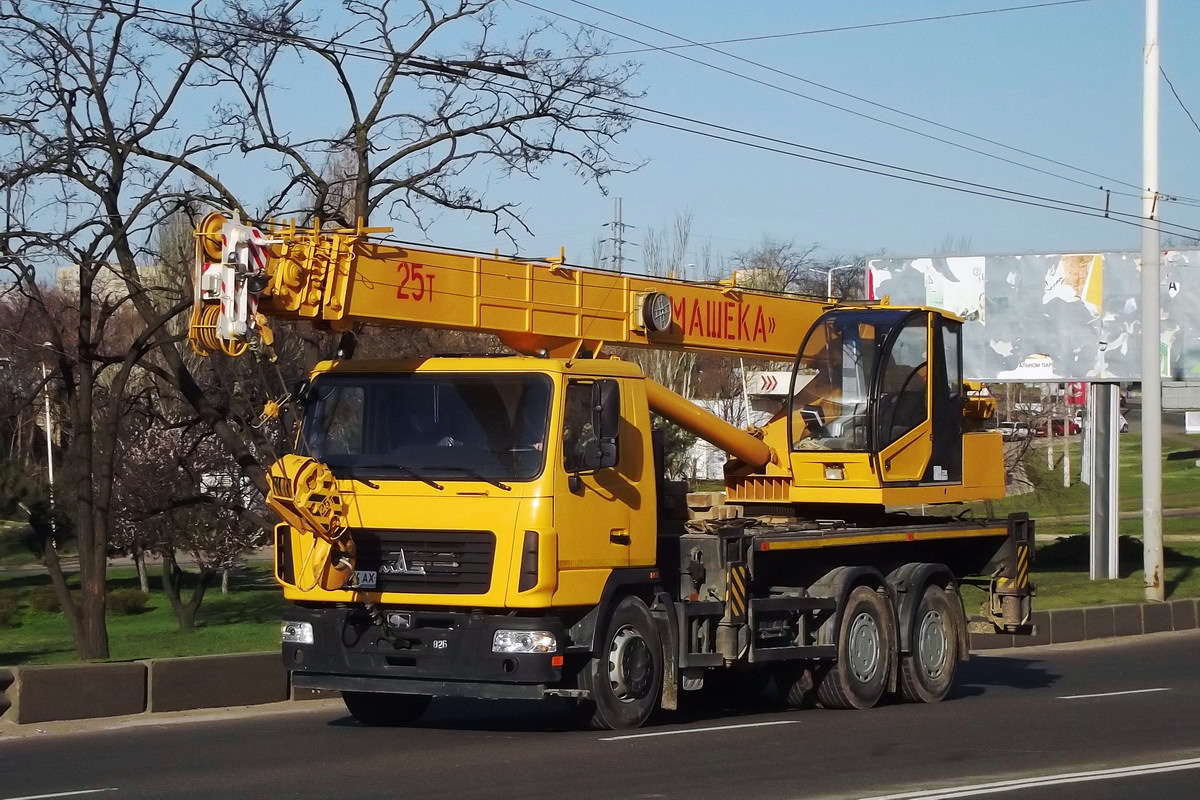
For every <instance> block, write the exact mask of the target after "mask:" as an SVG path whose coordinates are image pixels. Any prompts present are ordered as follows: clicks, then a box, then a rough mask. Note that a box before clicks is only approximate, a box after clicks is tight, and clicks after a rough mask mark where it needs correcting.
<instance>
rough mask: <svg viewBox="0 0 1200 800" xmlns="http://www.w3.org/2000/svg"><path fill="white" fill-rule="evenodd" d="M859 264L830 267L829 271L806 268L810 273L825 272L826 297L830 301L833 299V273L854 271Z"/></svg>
mask: <svg viewBox="0 0 1200 800" xmlns="http://www.w3.org/2000/svg"><path fill="white" fill-rule="evenodd" d="M857 266H858V265H857V264H843V265H842V266H840V267H830V268H829V269H821V268H820V267H805V268H804V269H806V270H808V271H809V272H824V273H825V296H826V297H827V298H829V299H830V300H832V299H833V273H835V272H837V271H838V270H839V269H854V268H855V267H857Z"/></svg>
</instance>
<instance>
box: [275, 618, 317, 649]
mask: <svg viewBox="0 0 1200 800" xmlns="http://www.w3.org/2000/svg"><path fill="white" fill-rule="evenodd" d="M279 633H280V635H281V636H282V637H283V642H284V644H312V643H313V628H312V623H311V622H284V623H283V624H281V625H280V626H279Z"/></svg>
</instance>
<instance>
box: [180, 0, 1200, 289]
mask: <svg viewBox="0 0 1200 800" xmlns="http://www.w3.org/2000/svg"><path fill="white" fill-rule="evenodd" d="M161 2H162V5H163V6H176V3H175V2H173V0H161ZM1048 2H1052V0H922V1H920V2H918V1H917V0H843V1H842V2H817V0H803V2H801V1H800V0H794V1H793V2H782V1H780V0H774V1H767V0H761V1H759V2H741V3H714V2H710V1H709V0H692V1H691V2H685V0H654V2H645V0H642V2H637V1H636V0H587V3H588V5H590V6H593V7H594V8H588V7H585V6H584V5H582V4H580V3H577V2H573V1H572V0H528V2H522V1H521V0H508V3H507V6H506V7H502V8H500V9H499V12H498V13H499V14H500V17H501V20H502V22H503V28H504V29H506V30H513V31H515V30H518V29H522V28H524V27H527V26H529V25H532V24H536V22H537V21H538V20H539V19H541V18H544V17H546V16H547V14H545V13H543V12H541V11H537V10H535V9H533V8H531V7H530V4H533V5H537V6H541V7H543V8H545V9H548V10H550V11H553V12H557V13H559V14H562V15H566V16H568V17H573V18H575V19H577V20H581V21H583V22H584V23H586V24H594V25H598V26H600V27H602V28H605V29H608V30H609V31H612V32H613V34H612V35H610V37H609V38H611V40H612V49H613V50H615V51H622V50H629V49H641V48H642V47H643V46H642V45H639V44H637V43H635V42H632V41H630V40H628V39H624V38H622V36H629V37H632V38H634V39H638V40H642V41H644V42H648V43H650V44H652V45H655V46H663V45H673V44H679V43H680V40H678V39H676V38H674V37H673V36H671V35H668V33H661V32H654V31H650V30H647V29H645V28H643V27H639V26H638V25H636V24H634V23H633V22H630V21H626V20H621V19H617V18H615V17H614V16H612V14H619V15H621V16H624V17H627V18H629V19H630V20H634V21H636V22H640V23H644V24H646V25H650V26H654V27H656V28H659V29H662V30H663V31H666V32H669V33H673V34H678V35H679V36H682V37H686V38H688V39H692V40H695V41H699V42H710V41H717V40H725V39H731V38H737V37H761V36H764V35H770V34H789V33H797V32H805V31H815V30H821V29H827V28H845V27H851V26H871V25H877V24H879V23H888V22H892V21H896V20H906V19H912V18H918V17H933V16H938V15H947V14H963V13H964V12H972V11H989V10H995V9H1003V8H1009V7H1013V6H1021V5H1038V4H1045V3H1048ZM1161 4H1162V11H1161V20H1162V21H1161V29H1162V35H1161V44H1162V65H1163V68H1164V70H1165V72H1166V74H1167V76H1168V77H1169V78H1170V79H1171V81H1172V82H1173V83H1174V86H1175V88H1176V89H1177V90H1178V91H1179V93H1180V95H1181V96H1182V98H1183V101H1184V103H1185V104H1187V106H1188V108H1190V109H1191V110H1192V112H1193V113H1194V114H1197V115H1200V80H1198V78H1200V48H1196V47H1195V45H1194V42H1193V39H1194V33H1195V31H1197V30H1200V2H1196V0H1161ZM322 5H323V4H322V3H317V2H311V5H309V6H308V7H309V8H313V9H317V8H320V7H321V6H322ZM604 12H612V14H609V13H604ZM1143 15H1144V5H1143V0H1082V1H1081V2H1075V3H1071V4H1060V5H1050V6H1047V7H1042V8H1027V9H1023V10H1014V11H1007V12H1003V13H989V14H984V15H978V16H967V17H959V18H955V19H942V20H934V21H926V22H914V23H911V24H897V25H881V26H877V27H865V28H859V29H855V30H841V31H835V32H826V33H811V34H808V35H797V36H787V37H781V38H776V39H768V40H759V41H753V42H744V43H735V44H722V45H719V47H720V48H721V49H724V50H726V51H727V52H728V53H730V54H732V55H734V56H738V57H741V58H744V59H750V60H753V61H755V62H759V63H761V64H762V65H763V67H758V66H754V65H750V64H746V63H742V62H738V61H736V60H734V59H732V58H727V57H723V56H721V55H720V54H717V53H714V52H711V51H708V50H705V49H703V48H689V49H685V50H681V51H679V52H681V53H685V54H687V55H688V56H690V57H691V58H695V59H699V60H702V61H705V62H709V63H712V64H715V65H717V66H719V67H721V68H724V69H730V70H735V71H737V72H741V73H744V74H745V75H747V76H749V77H750V78H754V79H759V80H763V81H766V82H769V83H773V84H777V85H778V86H779V87H782V88H783V89H784V90H790V91H791V92H795V93H800V94H804V95H809V96H810V97H811V98H813V99H804V98H801V97H797V96H795V95H794V94H789V93H788V92H787V91H781V90H780V89H777V88H770V87H767V86H763V85H760V84H756V83H754V82H753V81H752V80H747V79H746V78H741V77H736V76H734V75H730V74H727V73H723V72H721V71H718V70H716V69H711V68H708V67H705V66H703V65H700V64H696V63H692V62H689V61H687V60H685V59H684V58H680V57H679V56H676V55H671V54H669V53H666V52H648V53H638V54H637V55H635V56H622V58H636V59H637V60H639V61H640V62H641V65H642V66H641V70H640V73H639V75H638V76H637V78H636V87H637V88H639V89H641V90H644V91H645V92H646V96H645V98H644V99H642V100H641V101H639V102H640V103H641V104H642V105H645V106H647V107H650V108H653V109H658V110H662V111H666V112H670V113H672V114H678V115H681V116H684V117H689V118H693V119H698V120H704V121H708V122H712V123H716V124H719V125H725V126H730V127H733V128H737V129H740V130H743V131H747V132H752V133H756V134H761V135H764V136H771V137H776V138H778V139H784V140H787V141H789V142H795V143H798V144H802V145H806V146H808V147H813V148H821V149H826V150H832V151H837V152H839V153H843V154H846V155H849V156H854V157H857V158H861V159H868V160H873V161H879V162H886V163H888V164H893V165H897V166H901V167H906V168H908V169H913V170H920V171H924V172H929V173H936V174H939V175H944V176H948V177H953V178H957V179H961V180H966V181H972V182H976V183H980V184H986V185H989V186H996V187H1002V188H1006V189H1012V190H1016V191H1020V192H1026V193H1030V194H1035V195H1041V196H1045V197H1050V198H1054V199H1056V200H1065V201H1069V202H1074V203H1081V204H1086V205H1090V206H1099V207H1103V205H1104V203H1105V195H1104V193H1103V192H1101V191H1100V190H1099V189H1098V188H1096V187H1098V186H1100V185H1104V186H1109V187H1112V188H1114V189H1116V190H1119V191H1124V192H1135V191H1136V189H1134V188H1131V187H1130V186H1126V185H1124V183H1128V184H1131V185H1132V186H1133V187H1136V186H1139V185H1140V184H1141V102H1142V98H1141V54H1142V41H1143V31H1144V29H1143V20H1144V16H1143ZM559 23H560V24H562V25H564V26H567V27H570V26H572V25H573V24H574V23H571V22H567V21H564V20H561V19H560V20H559ZM464 35H465V33H464ZM764 67H765V68H764ZM770 70H777V71H778V72H771V71H770ZM779 72H783V73H789V74H790V75H791V76H796V77H798V78H803V79H806V80H808V81H812V82H816V83H819V84H824V85H825V86H828V87H831V88H833V89H836V90H839V91H841V92H845V93H848V94H852V95H856V96H858V97H861V98H864V99H866V100H870V101H874V102H875V103H879V104H883V105H886V106H889V107H891V108H893V109H896V110H897V111H901V112H906V113H908V114H912V115H916V116H919V117H924V118H926V119H929V120H932V121H935V122H939V123H942V124H944V125H948V126H952V127H954V128H959V129H961V130H964V131H967V132H970V133H974V134H976V135H979V136H983V137H987V138H989V139H993V140H995V141H997V142H1000V143H1003V144H1006V145H1009V146H1011V147H1014V148H1019V149H1020V150H1025V151H1028V152H1029V153H1033V154H1036V155H1038V156H1043V157H1045V158H1048V159H1053V160H1054V161H1058V162H1063V164H1067V165H1070V167H1078V168H1081V169H1082V170H1085V171H1090V172H1094V173H1098V174H1099V175H1101V176H1103V177H1098V176H1096V175H1089V174H1086V172H1080V171H1077V170H1074V169H1071V168H1069V167H1068V166H1061V165H1056V164H1051V163H1047V162H1045V161H1039V160H1037V159H1035V158H1033V157H1031V156H1028V155H1024V154H1021V153H1016V152H1013V151H1009V150H1004V149H1002V148H1000V147H997V146H995V145H992V144H988V143H985V142H981V141H979V140H977V139H971V138H968V137H964V136H962V135H960V134H957V133H954V132H951V131H947V130H945V129H942V128H937V127H934V126H931V125H929V124H926V123H924V122H919V121H917V120H914V119H912V118H910V117H905V116H901V115H898V114H896V113H893V112H891V111H887V110H884V109H881V108H879V107H877V106H872V105H868V104H865V103H863V102H860V101H857V100H854V99H850V98H847V97H845V96H844V95H839V94H836V93H834V92H830V91H827V90H825V89H821V88H818V87H815V86H813V85H811V84H806V83H803V82H801V81H800V80H797V79H796V77H790V76H788V75H781V74H779ZM295 74H296V84H295V85H294V86H287V87H282V88H283V91H285V92H288V93H290V94H291V96H293V97H295V98H297V100H298V101H300V102H295V103H293V104H292V105H291V108H289V109H287V114H288V116H289V117H291V119H292V120H294V122H295V124H296V125H297V126H302V127H306V128H309V130H308V131H306V133H311V132H312V131H313V130H314V129H319V128H320V126H321V125H322V124H323V123H324V122H325V121H326V120H327V119H328V116H329V113H332V112H327V113H326V114H325V115H324V116H322V115H321V114H315V113H314V105H313V104H312V103H311V102H310V99H309V98H310V97H312V96H319V95H320V92H319V90H318V89H315V88H314V87H313V86H312V85H311V84H310V83H309V82H308V80H309V75H308V74H307V73H306V72H305V71H304V69H303V68H298V69H297V70H296V72H295ZM818 101H824V102H827V103H833V104H837V105H841V106H844V107H846V108H847V109H850V110H851V111H853V112H858V113H859V114H866V115H870V116H875V117H879V118H881V119H883V120H886V121H888V122H892V123H895V124H897V125H902V126H905V127H911V128H915V129H918V130H920V131H922V132H925V133H929V134H931V135H934V136H938V137H941V138H946V139H951V140H953V141H955V142H959V143H961V144H965V145H967V146H969V147H973V148H977V149H981V150H986V151H988V152H990V153H994V154H996V155H1000V156H1002V157H1004V158H1008V159H1012V160H1015V161H1020V162H1022V163H1025V164H1030V165H1033V166H1035V167H1037V168H1038V169H1044V170H1047V171H1050V172H1054V173H1058V174H1059V175H1062V176H1066V177H1067V178H1070V179H1072V180H1073V181H1075V182H1072V180H1064V179H1062V178H1060V177H1054V176H1050V175H1046V174H1042V173H1039V172H1036V171H1033V170H1029V169H1025V168H1022V167H1021V166H1018V165H1015V164H1011V163H1005V162H1003V161H999V160H996V159H994V158H988V157H986V156H983V155H979V154H976V153H972V152H968V151H967V150H964V149H961V148H956V147H954V146H951V145H948V144H945V143H942V142H938V141H933V140H931V139H929V138H924V137H922V136H919V135H915V134H913V133H910V132H907V131H903V130H899V129H897V128H896V127H889V126H888V125H885V124H881V123H879V122H876V121H872V120H870V119H866V118H864V117H863V116H856V115H855V114H854V113H847V112H846V111H843V110H838V109H835V108H831V107H829V106H827V105H822V104H821V103H820V102H818ZM1198 146H1200V129H1197V127H1196V124H1195V123H1193V122H1192V121H1191V120H1190V119H1189V118H1188V116H1187V115H1186V114H1185V113H1184V111H1183V110H1182V109H1181V108H1180V105H1179V104H1178V103H1177V102H1176V100H1175V99H1174V98H1173V97H1172V95H1171V92H1170V90H1169V88H1168V87H1167V86H1166V85H1165V83H1164V85H1163V88H1162V156H1161V162H1162V168H1161V180H1160V186H1161V189H1162V190H1163V191H1164V192H1166V193H1170V194H1174V195H1178V196H1180V197H1184V198H1198V200H1197V202H1196V203H1195V204H1188V203H1165V204H1164V206H1163V212H1162V216H1163V218H1164V219H1165V220H1167V221H1170V222H1175V223H1178V224H1180V225H1184V226H1190V227H1195V228H1200V160H1198V159H1196V158H1195V155H1194V154H1195V152H1196V150H1197V147H1198ZM616 154H617V155H618V156H619V157H622V158H625V159H627V160H630V161H640V160H646V161H647V162H648V163H647V165H646V166H645V167H643V168H642V169H640V170H638V171H637V172H634V173H633V174H629V175H616V176H613V177H611V178H610V179H609V180H608V181H607V187H608V189H609V194H608V195H607V196H605V195H603V194H602V193H601V192H599V191H598V190H597V188H596V187H595V186H593V185H590V184H586V183H583V182H581V181H580V180H579V179H578V178H577V177H575V176H573V175H572V174H570V173H569V172H567V171H565V170H562V169H556V168H547V169H544V170H543V171H541V172H539V174H538V178H537V179H536V180H527V179H521V180H512V181H510V182H506V183H503V184H500V183H497V184H496V185H494V186H493V187H492V188H491V189H490V191H491V192H492V196H493V197H494V198H496V199H503V200H511V199H517V200H519V201H520V202H521V203H522V205H523V208H524V217H525V220H526V222H527V224H528V225H529V227H530V228H531V229H532V230H533V235H524V234H522V235H520V236H518V237H517V238H518V247H519V249H520V251H521V252H522V253H523V254H526V255H550V254H555V253H557V252H558V248H559V247H560V246H564V247H566V249H567V255H568V258H569V259H570V260H571V261H573V262H576V263H587V262H589V261H590V260H591V258H592V249H593V242H594V241H595V240H596V239H597V238H598V237H601V236H604V235H607V229H606V228H604V227H603V224H604V223H606V222H608V221H610V220H611V219H612V215H613V199H614V198H616V197H620V198H622V201H623V205H624V220H625V222H626V223H627V224H629V225H631V226H634V228H633V230H631V231H630V232H629V233H628V239H629V241H631V242H633V243H634V244H635V245H636V244H637V243H639V242H640V240H641V238H642V237H643V236H644V235H645V234H646V233H647V231H649V230H651V229H662V228H665V227H667V226H669V225H670V224H671V222H672V220H673V219H674V218H675V217H676V215H678V214H680V213H682V212H685V211H689V212H691V214H692V215H693V228H692V230H693V237H692V251H691V252H690V253H689V254H688V255H687V257H686V259H685V262H694V263H698V262H700V260H701V248H703V247H704V246H705V245H708V246H710V247H711V250H712V251H713V252H714V253H715V254H716V255H717V256H729V255H732V254H733V253H735V252H737V251H739V250H745V249H747V248H751V247H753V246H754V245H756V244H757V243H759V242H761V241H762V240H763V239H764V237H770V238H772V239H775V240H792V241H795V242H796V243H797V244H799V245H801V246H807V245H809V244H814V243H817V244H819V245H820V246H821V248H822V250H823V251H824V252H825V253H826V254H829V255H833V254H838V255H844V256H851V255H867V254H876V253H886V254H889V255H919V254H929V253H934V252H936V251H937V250H938V249H939V248H940V247H941V245H942V244H943V242H945V241H946V240H948V239H951V240H953V241H955V242H968V243H969V247H970V251H971V252H973V253H977V254H996V253H1009V252H1040V253H1052V252H1088V251H1111V250H1136V249H1138V247H1139V236H1140V232H1139V230H1138V229H1137V228H1135V227H1132V226H1130V225H1123V224H1118V223H1116V222H1113V221H1110V220H1097V219H1089V218H1086V217H1082V216H1078V215H1074V214H1067V213H1062V212H1058V211H1052V210H1046V209H1040V208H1032V207H1028V206H1022V205H1017V204H1014V203H1009V202H1003V201H999V200H994V199H988V198H982V197H973V196H970V195H967V194H962V193H959V192H953V191H948V190H945V189H937V188H932V187H928V186H921V185H917V184H914V183H911V182H905V181H898V180H895V179H891V178H886V177H880V176H876V175H869V174H864V173H861V172H854V171H850V170H846V169H841V168H837V167H833V166H828V165H822V164H817V163H813V162H810V161H805V160H802V159H798V158H794V157H789V156H785V155H780V154H776V153H768V152H763V151H760V150H754V149H750V148H746V147H743V146H739V145H735V144H729V143H724V142H719V141H714V140H711V139H706V138H702V137H699V136H695V135H691V134H688V133H683V132H679V131H671V130H666V129H663V128H660V127H656V126H654V125H651V124H645V123H638V124H635V126H634V128H633V130H632V131H630V132H629V133H628V134H627V135H626V136H625V137H624V138H623V139H622V140H621V142H620V143H619V144H618V146H617V149H616ZM247 179H248V180H249V183H247V184H244V185H247V186H248V187H250V188H248V189H247V193H250V192H251V191H265V190H264V189H262V188H261V187H262V186H263V185H266V184H268V183H271V182H272V180H273V179H272V178H271V177H270V176H265V175H264V176H262V178H261V180H262V183H261V184H259V185H257V188H255V187H256V184H255V183H254V179H253V178H251V177H250V176H243V180H247ZM238 182H239V183H241V181H238ZM243 200H246V201H248V202H250V203H253V202H254V201H255V198H243ZM1111 203H1112V208H1113V209H1114V210H1118V211H1125V212H1130V213H1139V212H1140V201H1138V200H1137V199H1134V198H1131V197H1122V196H1119V195H1114V196H1112V197H1111ZM372 222H373V223H374V224H387V223H388V221H387V220H382V219H373V220H372ZM396 227H397V231H396V232H397V235H398V236H400V237H402V238H405V239H411V240H418V241H427V242H430V243H432V244H435V245H445V246H452V247H463V248H473V249H481V250H491V249H493V248H496V247H499V248H500V249H502V250H503V251H505V252H510V251H511V250H512V246H511V244H510V243H509V242H508V241H507V240H505V239H503V238H501V237H497V236H495V235H494V234H493V233H492V231H491V224H490V221H489V220H482V219H481V220H470V219H465V218H463V217H461V216H459V215H457V214H455V213H452V212H445V213H443V214H441V215H439V216H438V217H437V220H436V222H435V223H434V224H433V226H432V227H431V228H430V230H429V231H428V232H427V233H426V234H422V233H421V232H420V231H419V230H416V229H415V228H413V227H411V226H406V225H403V224H397V226H396ZM1196 235H1197V236H1200V233H1197V234H1196ZM626 253H627V255H629V256H631V257H632V258H634V259H637V258H638V254H639V250H638V248H637V247H636V246H634V247H629V248H627V250H626ZM627 266H628V268H629V269H630V270H631V271H636V270H637V269H638V264H637V263H630V264H629V265H627Z"/></svg>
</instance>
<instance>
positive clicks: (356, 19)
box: [206, 0, 637, 236]
mask: <svg viewBox="0 0 1200 800" xmlns="http://www.w3.org/2000/svg"><path fill="white" fill-rule="evenodd" d="M297 5H298V4H296V3H290V4H287V5H286V6H285V5H284V4H282V3H278V4H271V5H270V6H269V7H268V8H265V9H263V11H262V12H261V13H255V12H253V11H243V12H242V13H241V15H240V24H241V26H242V29H243V30H245V29H250V30H256V31H259V32H261V36H260V37H259V39H258V40H257V41H256V42H255V43H254V46H252V47H245V48H236V49H235V48H228V47H224V48H222V49H221V51H220V56H219V58H214V59H212V60H211V62H210V65H211V66H212V67H213V69H214V70H215V71H216V72H217V73H219V74H220V75H221V76H222V80H223V81H224V85H225V86H228V87H230V88H231V89H232V90H233V92H234V93H235V96H236V99H235V100H232V101H229V102H226V103H223V104H222V105H221V107H220V113H219V116H218V120H217V124H218V126H219V127H220V128H221V129H223V130H230V131H235V132H236V135H237V137H238V139H239V140H240V141H242V142H244V143H245V151H246V152H247V153H248V154H252V155H255V154H256V155H263V156H269V157H271V158H274V159H276V163H277V168H278V170H279V171H280V172H281V173H282V176H283V178H284V183H283V186H282V187H281V188H280V189H279V190H278V192H277V193H275V194H274V195H273V196H272V197H271V198H270V199H269V200H268V201H267V203H266V204H265V206H264V208H263V212H264V214H294V215H299V216H302V217H304V216H306V215H308V214H315V215H316V216H319V217H321V218H323V219H329V220H333V221H336V222H337V223H338V224H341V225H347V226H348V225H353V224H354V223H355V221H356V219H357V218H362V219H364V220H371V221H376V220H378V219H379V218H380V217H390V218H392V219H395V220H401V219H404V220H407V221H409V222H411V223H413V224H415V225H416V226H418V227H419V228H421V229H425V228H426V227H427V225H428V224H429V222H430V221H431V217H432V216H433V215H436V214H437V213H440V212H443V211H446V210H451V211H455V212H460V213H466V214H480V215H485V216H488V217H490V218H491V219H492V220H493V227H494V229H495V231H496V232H497V233H504V234H508V235H510V236H511V234H512V226H513V225H516V226H517V228H518V229H521V230H527V228H525V224H524V222H523V221H522V219H521V207H520V204H519V203H517V202H514V201H511V200H503V199H492V198H490V197H488V196H487V194H486V192H485V190H484V189H483V188H482V187H485V186H488V185H489V184H490V183H492V176H493V175H494V174H495V173H497V172H498V173H499V174H500V175H502V176H505V175H511V174H521V175H533V174H535V172H536V171H537V170H538V169H539V168H541V167H544V166H546V165H548V164H551V163H558V164H560V165H565V166H567V167H568V168H569V169H571V170H573V171H574V172H576V173H577V174H578V175H580V176H581V177H582V178H584V179H587V180H592V181H595V182H597V183H601V182H602V181H603V179H604V178H605V177H607V176H608V175H610V174H612V173H614V172H622V171H627V170H630V169H633V168H636V166H637V165H635V164H630V163H627V162H624V161H621V160H620V159H618V158H616V157H615V156H614V155H613V152H612V149H611V148H612V145H613V143H614V142H615V140H616V138H617V137H618V136H619V135H620V134H622V133H624V132H625V131H626V130H627V129H628V128H629V126H630V124H631V118H630V115H629V114H628V112H627V111H626V110H625V106H623V105H621V103H623V102H624V101H626V100H629V99H630V98H632V97H635V96H636V95H634V94H632V93H631V92H630V91H629V90H628V88H627V86H628V84H629V81H630V78H631V77H632V75H633V74H634V67H633V65H632V64H631V63H629V62H622V63H616V64H610V63H608V62H607V61H606V60H605V58H604V56H605V49H604V48H605V44H604V43H602V42H597V41H595V40H594V39H593V38H592V36H591V34H590V32H589V30H588V29H584V30H582V31H579V32H575V33H570V32H567V31H564V30H561V29H559V28H558V27H557V26H556V25H555V24H554V23H552V22H544V23H542V24H540V25H538V26H537V27H536V28H534V29H532V30H529V31H526V32H524V33H522V34H520V35H518V36H517V37H516V38H515V40H513V41H511V42H505V41H502V40H501V36H500V33H499V26H498V20H497V11H496V9H497V7H498V6H499V5H500V4H499V3H498V2H497V1H496V0H444V2H436V1H435V0H428V1H427V2H422V3H419V4H414V3H401V2H392V0H347V1H346V2H345V3H343V4H342V8H340V9H337V10H336V11H333V10H330V11H329V12H328V14H327V17H326V18H325V19H323V20H321V23H320V25H318V24H317V23H316V21H315V20H311V19H302V18H300V17H298V16H297V14H296V13H295V10H294V9H295V7H296V6H297ZM451 31H452V32H453V33H451ZM206 35H207V36H208V37H209V39H210V41H212V42H214V43H215V42H220V41H221V37H222V35H223V34H222V33H221V32H218V31H213V32H211V33H209V34H206ZM451 36H453V37H455V38H456V39H457V40H458V41H463V42H467V44H463V45H460V46H459V49H458V51H457V52H445V51H444V50H442V49H441V48H444V47H445V46H446V42H447V41H450V37H451ZM297 59H301V60H303V61H304V63H305V64H306V65H308V66H309V71H308V72H307V73H306V77H305V83H306V85H308V86H319V87H320V98H321V99H320V114H321V117H322V119H321V120H320V121H321V122H325V120H331V122H328V123H326V124H324V125H314V126H313V127H315V128H324V130H321V131H319V132H316V133H311V134H305V133H301V132H298V131H295V130H292V129H290V128H289V127H285V126H284V124H283V123H281V122H280V120H282V119H285V118H286V119H291V118H294V116H293V115H292V114H287V113H284V112H286V111H288V110H289V107H290V106H294V105H295V104H296V102H297V98H296V97H295V95H294V94H293V93H290V92H289V91H288V89H287V88H286V87H289V86H291V85H292V84H294V83H295V69H296V60H297ZM317 64H323V65H324V67H325V70H324V71H323V72H321V71H319V70H317V69H316V65H317ZM364 74H365V75H369V77H366V78H364V77H362V76H363V75H364ZM330 165H333V166H335V167H336V168H335V169H329V166H330Z"/></svg>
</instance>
